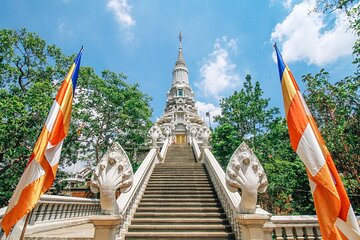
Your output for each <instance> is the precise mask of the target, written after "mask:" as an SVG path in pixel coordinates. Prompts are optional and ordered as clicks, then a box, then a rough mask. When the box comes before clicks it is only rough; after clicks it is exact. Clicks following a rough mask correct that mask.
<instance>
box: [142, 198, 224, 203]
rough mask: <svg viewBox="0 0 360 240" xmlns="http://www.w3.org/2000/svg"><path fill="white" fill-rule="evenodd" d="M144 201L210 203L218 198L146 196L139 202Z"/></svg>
mask: <svg viewBox="0 0 360 240" xmlns="http://www.w3.org/2000/svg"><path fill="white" fill-rule="evenodd" d="M145 202H151V203H157V202H160V203H189V202H191V203H195V202H196V203H211V202H217V203H218V202H219V200H218V199H217V198H178V197H177V198H163V199H160V198H151V197H146V198H143V199H142V200H141V202H140V204H141V203H145Z"/></svg>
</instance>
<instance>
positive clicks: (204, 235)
mask: <svg viewBox="0 0 360 240" xmlns="http://www.w3.org/2000/svg"><path fill="white" fill-rule="evenodd" d="M234 237H235V236H234V234H233V233H228V232H201V231H199V232H141V233H137V232H128V233H127V234H126V237H125V239H126V240H131V239H169V240H170V239H171V240H177V239H219V240H220V239H234Z"/></svg>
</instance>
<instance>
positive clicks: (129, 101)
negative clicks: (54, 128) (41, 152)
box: [0, 29, 152, 206]
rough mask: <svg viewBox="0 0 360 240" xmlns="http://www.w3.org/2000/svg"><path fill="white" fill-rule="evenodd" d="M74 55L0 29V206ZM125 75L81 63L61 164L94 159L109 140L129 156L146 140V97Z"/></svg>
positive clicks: (25, 34) (26, 35)
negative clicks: (115, 142)
mask: <svg viewBox="0 0 360 240" xmlns="http://www.w3.org/2000/svg"><path fill="white" fill-rule="evenodd" d="M74 57H75V55H72V56H66V55H64V54H63V53H62V52H61V50H60V49H59V48H57V47H56V46H55V45H47V44H46V42H45V41H44V40H43V39H41V38H40V37H39V36H38V35H37V34H35V33H31V32H28V31H27V30H25V29H21V30H10V29H1V30H0V120H1V124H0V179H2V180H1V181H0V206H4V205H5V204H6V202H7V200H8V199H9V197H10V196H11V194H12V191H13V190H14V188H15V186H16V184H17V182H18V180H19V177H20V175H21V174H22V171H23V169H24V168H25V166H26V163H27V161H28V159H29V157H30V154H31V153H32V151H33V147H34V145H35V142H36V140H37V138H38V136H39V134H40V131H41V129H42V127H43V125H44V123H45V120H46V117H47V115H48V113H49V110H50V107H51V104H52V101H53V99H54V97H55V95H56V92H57V90H58V88H59V87H60V85H61V83H62V80H63V79H64V77H65V75H66V73H67V72H68V69H69V67H70V66H71V64H72V61H73V60H74ZM125 80H126V76H125V75H123V74H117V73H114V72H111V71H109V70H105V71H103V72H102V74H101V75H100V76H99V75H98V74H96V73H95V71H94V69H92V68H91V67H81V69H80V74H79V79H78V85H77V92H76V94H75V100H74V105H73V111H72V121H71V124H70V130H69V134H68V137H67V138H66V139H65V142H64V145H63V151H62V157H61V159H60V164H61V165H67V164H70V163H74V162H77V161H79V160H88V161H90V162H92V163H96V162H98V161H99V159H100V158H101V156H102V155H103V153H104V152H105V150H106V149H107V148H108V147H109V144H110V143H111V142H112V141H118V142H119V143H120V144H121V145H122V146H124V147H125V148H126V150H127V151H128V153H129V155H130V157H132V158H133V157H135V158H136V152H137V150H138V148H139V146H140V147H141V146H142V145H143V144H144V143H145V140H146V135H145V134H146V132H147V128H148V127H149V126H150V116H151V112H152V111H151V109H150V107H149V101H150V98H149V97H148V96H147V95H145V94H143V93H142V92H141V91H140V90H139V87H138V85H132V84H129V83H127V82H126V81H125Z"/></svg>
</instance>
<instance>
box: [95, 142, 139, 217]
mask: <svg viewBox="0 0 360 240" xmlns="http://www.w3.org/2000/svg"><path fill="white" fill-rule="evenodd" d="M132 183H133V170H132V166H131V163H130V160H129V158H128V156H127V155H126V153H125V151H124V150H123V149H122V147H121V146H120V144H118V143H117V142H115V143H114V144H113V145H112V146H111V147H110V149H109V150H108V151H107V152H106V153H105V155H104V156H103V157H102V159H101V161H100V162H99V163H98V165H97V166H96V168H95V170H94V172H93V175H92V177H91V184H90V189H91V191H92V192H94V193H98V192H100V204H101V209H102V211H103V212H105V213H107V214H115V213H116V210H117V208H118V207H117V204H116V198H115V197H116V192H117V191H118V190H120V192H127V191H129V190H130V188H131V186H132Z"/></svg>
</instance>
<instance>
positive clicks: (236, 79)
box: [195, 36, 240, 99]
mask: <svg viewBox="0 0 360 240" xmlns="http://www.w3.org/2000/svg"><path fill="white" fill-rule="evenodd" d="M237 52H238V47H237V42H236V40H235V39H233V38H231V39H229V40H228V39H227V37H226V36H224V37H222V38H221V39H216V41H215V44H214V50H213V51H212V52H211V53H210V54H209V55H208V59H206V60H205V63H204V64H203V65H202V66H201V68H200V78H201V79H200V81H199V82H197V83H195V85H196V87H197V88H198V89H199V90H200V91H201V92H202V93H203V94H204V95H205V96H212V97H215V98H218V99H219V98H221V96H220V94H221V93H222V92H224V91H226V90H229V89H233V88H235V87H237V86H238V85H239V83H240V76H239V74H238V73H237V72H236V64H234V63H233V62H232V61H231V59H230V53H235V54H236V53H237Z"/></svg>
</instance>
